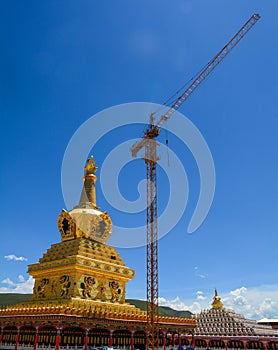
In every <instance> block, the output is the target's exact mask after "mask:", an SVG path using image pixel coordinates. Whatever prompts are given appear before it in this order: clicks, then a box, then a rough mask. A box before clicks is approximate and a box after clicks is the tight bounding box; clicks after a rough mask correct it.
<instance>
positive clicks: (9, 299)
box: [0, 293, 32, 306]
mask: <svg viewBox="0 0 278 350" xmlns="http://www.w3.org/2000/svg"><path fill="white" fill-rule="evenodd" d="M31 297H32V294H18V293H0V305H3V306H5V305H15V304H19V303H23V302H24V301H27V300H29V299H30V298H31Z"/></svg>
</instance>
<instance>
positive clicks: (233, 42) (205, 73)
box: [131, 14, 261, 157]
mask: <svg viewBox="0 0 278 350" xmlns="http://www.w3.org/2000/svg"><path fill="white" fill-rule="evenodd" d="M260 18H261V16H260V15H259V14H254V15H253V16H251V17H250V18H249V20H248V21H247V22H246V23H245V24H244V25H243V26H242V27H241V28H240V29H239V31H238V32H237V33H236V34H235V35H234V36H233V37H232V39H231V40H230V41H229V42H228V43H227V44H226V45H225V46H224V47H223V49H222V50H220V51H219V52H218V53H217V55H216V56H215V57H214V58H213V59H212V60H211V61H210V62H209V63H208V64H207V65H206V66H205V68H204V69H203V70H202V71H201V73H200V74H199V75H198V76H197V78H196V79H195V80H194V81H193V82H192V83H191V84H190V86H189V87H188V88H187V89H186V90H185V91H184V92H183V93H182V94H181V95H180V96H179V97H178V98H177V100H176V101H175V102H174V103H173V104H172V105H171V107H170V108H169V109H168V110H167V112H166V113H165V114H164V115H162V117H160V119H159V120H158V121H157V122H156V124H155V125H150V126H149V129H150V128H151V127H152V126H156V127H160V126H161V125H162V124H164V123H165V122H166V121H167V120H168V119H169V118H170V117H171V116H172V115H173V114H174V113H175V112H176V111H177V110H178V109H179V108H180V106H181V105H182V104H183V103H184V102H185V101H186V100H187V99H188V97H189V96H190V95H191V94H192V93H193V92H194V91H195V90H196V89H197V88H198V87H199V86H200V85H201V83H202V82H203V81H204V80H205V79H206V77H207V76H208V75H209V74H210V73H211V72H212V71H213V70H214V69H215V67H216V66H217V65H218V64H219V63H221V62H222V60H223V59H224V58H225V57H226V56H227V55H228V54H229V53H230V52H231V50H232V49H233V48H234V47H235V46H236V45H237V44H238V43H239V41H240V40H241V39H242V38H243V37H244V36H245V35H246V34H247V33H248V31H249V30H250V29H251V28H252V27H253V26H254V25H255V24H256V23H257V21H258V20H259V19H260ZM155 137H156V136H155ZM145 138H149V137H148V135H146V134H145V136H144V137H143V139H145ZM143 139H142V140H143ZM142 140H141V141H142ZM141 141H139V142H138V143H136V144H135V145H133V146H132V148H131V152H132V156H133V157H136V156H137V153H138V152H139V150H140V149H141V148H143V147H144V145H145V142H141Z"/></svg>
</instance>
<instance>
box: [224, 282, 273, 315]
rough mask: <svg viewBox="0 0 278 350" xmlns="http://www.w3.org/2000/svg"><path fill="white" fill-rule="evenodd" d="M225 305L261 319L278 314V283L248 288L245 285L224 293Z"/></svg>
mask: <svg viewBox="0 0 278 350" xmlns="http://www.w3.org/2000/svg"><path fill="white" fill-rule="evenodd" d="M222 300H223V303H224V307H226V308H230V309H233V310H234V311H235V312H237V313H241V314H243V315H245V317H246V318H252V319H261V318H265V317H266V318H273V317H277V316H278V284H276V285H262V286H256V287H249V288H246V287H244V286H242V287H240V288H237V289H234V290H232V291H230V292H228V293H226V294H223V298H222Z"/></svg>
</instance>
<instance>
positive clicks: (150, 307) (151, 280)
mask: <svg viewBox="0 0 278 350" xmlns="http://www.w3.org/2000/svg"><path fill="white" fill-rule="evenodd" d="M259 19H260V15H258V14H254V15H253V16H251V17H250V18H249V20H248V21H247V22H246V23H245V24H244V25H243V26H242V27H241V28H240V29H239V31H238V32H237V33H236V34H235V35H234V36H233V38H232V39H231V40H230V41H229V42H228V43H227V44H226V45H225V46H224V47H223V49H222V50H220V51H219V52H218V53H217V55H216V56H215V57H214V58H213V59H212V60H211V61H210V62H209V63H208V64H207V65H206V67H205V68H204V69H203V70H202V71H201V73H200V74H198V76H197V77H196V78H195V79H194V81H193V82H192V83H191V84H190V85H189V86H188V88H187V89H186V90H185V91H184V92H183V93H182V94H181V95H180V96H179V97H178V98H177V99H176V100H175V102H174V103H173V104H172V105H171V106H170V108H169V109H168V110H167V111H166V113H165V114H163V115H162V116H161V117H160V119H159V120H158V121H157V122H156V123H154V114H151V115H150V121H149V125H148V127H147V129H146V130H145V132H144V137H143V138H142V139H141V140H140V141H138V142H137V143H136V144H135V145H133V146H132V148H131V153H132V156H133V157H136V156H137V153H138V152H139V151H140V150H141V149H142V148H143V147H144V149H145V155H144V157H143V158H144V160H145V163H146V177H147V242H146V245H147V330H148V342H149V343H148V347H149V348H150V349H152V350H153V349H157V348H158V345H159V329H158V228H157V189H156V183H157V176H156V164H157V161H158V160H159V157H158V156H157V152H156V149H157V146H158V143H157V142H156V141H155V139H156V138H157V136H158V135H159V131H160V127H161V125H163V124H164V123H165V122H167V120H169V119H170V117H171V116H172V115H173V114H174V113H175V112H176V111H177V110H178V109H179V108H180V106H181V105H182V104H183V103H184V102H185V101H186V100H187V99H188V97H189V96H190V95H191V94H192V93H193V92H194V91H195V90H196V89H197V88H198V87H199V86H200V84H201V83H202V82H203V81H204V80H205V79H206V78H207V76H208V75H209V74H210V73H211V72H212V71H213V70H214V68H215V67H216V66H217V65H218V64H219V63H220V62H222V60H223V59H224V58H225V57H226V56H227V55H228V53H230V52H231V50H232V49H233V48H234V47H235V46H236V45H237V44H238V43H239V41H240V40H241V39H242V38H243V37H244V36H245V35H246V34H247V32H248V31H249V30H250V29H251V28H252V27H253V26H254V25H255V24H256V23H257V21H258V20H259Z"/></svg>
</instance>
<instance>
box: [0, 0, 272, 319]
mask: <svg viewBox="0 0 278 350" xmlns="http://www.w3.org/2000/svg"><path fill="white" fill-rule="evenodd" d="M277 11H278V3H277V1H276V0H269V1H265V2H262V1H259V0H248V1H247V0H243V1H239V0H226V1H220V0H210V1H208V0H192V1H190V0H183V1H181V0H177V1H175V2H166V1H165V2H161V1H152V2H149V1H133V2H130V1H121V0H118V1H102V2H98V1H81V2H77V1H47V2H37V1H28V2H21V1H4V0H2V1H1V2H0V13H1V15H0V16H1V21H0V26H1V31H0V33H1V43H2V50H1V51H2V54H1V57H0V60H1V87H0V88H1V94H0V96H1V100H0V112H1V126H2V128H1V130H2V135H1V140H0V142H1V151H2V152H1V232H2V233H1V237H2V240H1V241H2V243H1V247H0V261H1V271H0V272H1V275H0V291H1V292H5V291H12V290H16V291H19V292H28V291H30V290H31V289H30V286H31V285H32V281H31V280H28V274H27V273H26V271H27V265H28V264H30V263H34V262H37V261H38V259H39V258H40V257H41V256H42V254H43V253H44V252H45V251H46V250H47V249H48V248H49V247H50V245H51V244H53V243H56V242H58V241H59V240H60V234H59V232H58V228H57V225H56V219H57V217H58V215H59V213H60V211H61V209H62V208H64V207H65V203H64V199H63V194H62V189H61V166H62V160H63V157H64V153H65V150H66V147H67V144H68V142H69V141H70V139H71V137H72V135H73V134H74V133H75V131H76V130H77V129H78V128H79V126H80V125H81V124H82V123H84V122H86V121H87V120H88V119H89V118H90V117H91V116H93V115H94V114H96V113H97V112H100V111H102V110H104V109H106V108H108V107H111V106H114V105H119V104H124V103H130V102H153V103H163V102H164V100H165V99H167V98H168V97H169V96H170V95H171V94H172V93H173V92H174V91H176V90H177V89H178V88H179V87H180V86H182V85H183V84H184V83H185V82H186V81H187V80H188V79H189V78H191V77H192V76H193V75H194V74H195V73H196V72H197V71H199V69H200V68H201V67H202V66H204V64H206V63H207V62H208V61H209V60H210V59H211V58H212V57H213V56H214V55H215V54H216V53H217V52H218V51H219V50H220V49H221V48H222V47H223V46H224V45H225V44H226V42H227V41H228V40H229V39H230V38H231V37H232V36H233V35H234V34H235V33H236V31H237V30H238V29H239V28H240V27H241V25H242V24H243V23H244V22H245V21H246V20H247V19H248V18H249V17H250V16H251V15H252V14H253V13H259V14H260V15H261V17H262V18H261V20H260V21H259V22H258V23H257V24H256V26H255V27H254V28H253V29H252V30H251V31H250V32H249V33H248V34H247V36H246V37H245V38H244V39H243V40H242V41H241V43H240V44H239V45H238V46H237V47H236V48H235V49H234V50H233V51H232V52H231V53H230V54H229V56H228V57H227V58H226V59H225V60H224V62H223V63H222V64H221V65H220V66H219V67H217V69H216V70H215V71H214V72H213V73H212V74H211V76H210V77H209V78H208V79H207V81H206V82H204V84H203V85H202V86H200V88H199V89H198V90H197V91H196V92H195V93H194V94H193V95H192V96H191V97H190V99H189V100H188V101H187V102H186V103H185V104H184V105H183V106H182V108H181V110H180V111H181V112H182V113H183V114H185V115H186V117H187V118H189V119H190V120H191V121H192V122H193V123H194V124H195V126H196V127H197V128H198V129H199V130H200V132H201V133H202V135H203V137H204V138H205V140H206V142H207V144H208V146H209V148H210V151H211V154H212V156H213V160H214V165H215V170H216V191H215V197H214V201H213V204H212V206H211V209H210V212H209V214H208V216H207V218H206V220H205V221H204V223H203V224H202V226H201V227H200V228H199V229H198V230H197V231H196V232H195V233H194V234H192V235H189V234H187V233H186V229H187V226H188V223H189V221H190V218H191V216H192V213H193V211H194V208H195V207H196V201H197V198H198V194H199V188H200V181H199V175H198V171H197V168H196V164H195V161H194V158H193V157H192V155H191V153H190V152H189V150H188V149H186V148H185V147H184V146H183V145H182V144H181V143H180V142H179V141H178V140H177V139H176V138H175V136H174V135H171V134H170V135H169V147H170V148H171V149H172V150H173V152H175V154H176V155H177V156H178V157H179V159H181V161H182V163H183V164H184V167H185V169H186V172H187V176H188V181H189V185H190V191H189V200H188V206H187V209H186V211H185V213H184V215H183V217H182V218H181V220H180V221H179V223H178V224H177V225H176V226H175V228H174V229H173V230H172V231H171V232H169V233H168V234H167V235H166V236H165V237H163V238H162V239H161V240H160V242H159V268H160V273H159V290H160V296H161V303H164V304H166V305H170V306H173V307H176V308H189V309H190V310H192V311H194V312H198V311H200V310H201V308H206V307H209V305H210V301H211V298H212V295H213V291H214V287H217V288H218V291H219V294H220V295H222V296H223V298H224V300H225V303H226V305H227V307H230V308H234V309H235V310H236V311H239V312H242V313H244V314H245V315H247V316H248V317H254V318H257V319H259V318H262V317H265V316H266V317H274V316H278V279H277V277H278V272H277V267H276V266H275V265H276V263H275V262H276V260H277V246H278V238H277V226H278V221H277V220H278V219H277V217H278V215H277V209H278V204H277V198H278V183H277V178H278V162H277V160H278V156H277V146H278V145H277V129H278V112H277V110H278V108H277V107H278V106H277V93H278V83H277V81H278V80H277V63H276V62H277V53H278V46H277V40H276V36H277V31H278V22H277V20H276V17H277ZM173 118H174V116H173ZM147 119H148V116H146V121H147ZM131 123H132V116H131ZM142 132H143V128H142V125H137V126H136V125H135V126H134V125H133V126H131V127H130V128H128V126H125V127H123V128H119V129H117V130H113V131H112V132H111V133H109V134H108V135H106V136H105V137H104V138H103V140H100V141H99V142H98V143H97V144H96V145H95V147H94V148H93V150H92V153H93V154H94V156H95V158H96V160H97V162H98V164H99V167H100V168H101V164H102V162H103V161H104V160H105V158H106V156H107V154H108V153H109V152H110V151H111V150H112V149H113V148H114V147H115V146H116V145H117V144H118V143H119V142H123V141H124V140H125V139H126V138H127V136H131V137H133V138H136V137H140V135H142ZM185 132H186V131H185ZM165 138H166V136H165V132H162V133H161V136H160V138H159V141H160V142H161V143H164V144H165ZM170 166H171V162H170ZM80 171H81V172H82V169H81V170H80ZM158 175H159V180H158V192H159V197H158V203H159V212H162V211H163V209H164V208H165V206H166V204H167V198H168V196H169V186H168V181H167V174H166V173H165V172H164V171H162V170H159V172H158ZM144 176H145V170H144V163H143V161H142V160H141V161H140V160H136V161H134V162H133V163H131V164H129V165H128V166H127V167H126V168H124V169H123V171H122V172H121V177H120V179H119V187H120V190H121V191H122V194H123V195H124V196H126V197H127V198H128V199H129V200H134V199H135V198H136V196H137V195H138V193H137V184H138V182H140V181H141V180H142V179H143V178H144ZM81 186H82V180H81V179H80V190H81ZM180 186H181V187H182V186H184V184H183V183H181V184H180ZM78 199H79V198H76V202H77V201H78ZM98 204H99V205H100V206H101V208H102V209H103V210H107V211H108V212H109V214H110V216H111V218H112V220H113V222H114V223H115V224H117V225H122V224H126V225H127V226H129V227H132V225H133V224H134V222H136V223H141V224H144V220H145V219H144V213H140V214H138V215H137V216H133V215H130V214H127V213H122V212H120V211H119V210H117V209H115V208H113V207H112V206H111V205H110V204H109V203H107V201H106V199H105V197H104V196H103V195H102V192H101V191H100V189H99V188H98ZM69 209H70V208H69ZM119 251H120V254H121V256H122V258H123V259H124V261H126V263H127V265H128V266H130V267H132V268H133V269H135V270H136V277H135V278H134V280H133V281H131V282H129V284H128V286H127V297H130V298H141V299H143V298H144V297H145V270H144V264H145V249H144V248H143V247H141V248H133V249H119ZM7 256H10V258H7ZM5 257H6V258H5ZM16 257H18V258H19V257H22V259H21V260H16ZM23 258H24V259H23Z"/></svg>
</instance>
